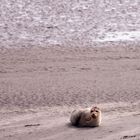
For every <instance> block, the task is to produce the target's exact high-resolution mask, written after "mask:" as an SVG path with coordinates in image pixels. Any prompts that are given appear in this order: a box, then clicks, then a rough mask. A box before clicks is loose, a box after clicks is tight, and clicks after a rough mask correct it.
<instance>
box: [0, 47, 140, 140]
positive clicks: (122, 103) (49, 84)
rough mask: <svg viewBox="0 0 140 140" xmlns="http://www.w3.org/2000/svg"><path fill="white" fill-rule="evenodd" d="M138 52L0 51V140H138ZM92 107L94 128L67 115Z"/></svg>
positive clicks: (111, 49)
mask: <svg viewBox="0 0 140 140" xmlns="http://www.w3.org/2000/svg"><path fill="white" fill-rule="evenodd" d="M139 85H140V48H139V47H104V48H84V47H82V48H78V47H75V48H71V47H52V48H50V47H47V48H14V49H6V48H1V49H0V116H1V117H0V139H2V140H18V139H20V140H22V139H27V140H53V139H54V140H55V139H60V140H63V139H69V140H70V139H74V140H77V139H79V140H81V139H86V140H90V139H104V140H118V139H134V140H139V139H140V86H139ZM91 105H97V106H99V107H100V108H101V109H102V112H103V120H102V125H101V126H100V127H98V128H75V127H73V126H71V125H70V123H69V117H70V113H71V111H72V110H73V109H75V108H78V107H88V106H91Z"/></svg>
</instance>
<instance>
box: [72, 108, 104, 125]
mask: <svg viewBox="0 0 140 140" xmlns="http://www.w3.org/2000/svg"><path fill="white" fill-rule="evenodd" d="M70 121H71V123H72V125H75V126H88V127H96V126H99V125H100V124H101V110H100V109H99V108H98V107H91V108H85V109H80V110H74V111H73V112H72V114H71V117H70Z"/></svg>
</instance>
